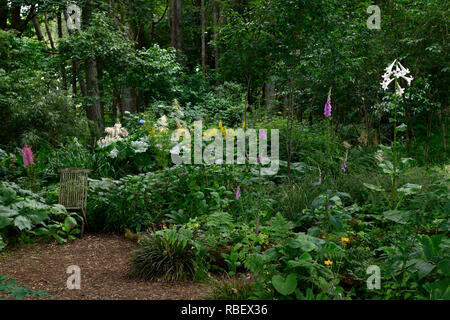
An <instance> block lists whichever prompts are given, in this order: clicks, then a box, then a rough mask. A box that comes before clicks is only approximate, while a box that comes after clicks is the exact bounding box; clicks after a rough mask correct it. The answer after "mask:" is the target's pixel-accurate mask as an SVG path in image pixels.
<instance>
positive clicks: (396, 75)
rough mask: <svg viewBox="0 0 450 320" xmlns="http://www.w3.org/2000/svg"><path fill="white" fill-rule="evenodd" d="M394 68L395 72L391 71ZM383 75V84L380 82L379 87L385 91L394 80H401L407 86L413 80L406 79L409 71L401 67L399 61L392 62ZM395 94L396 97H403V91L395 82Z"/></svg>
mask: <svg viewBox="0 0 450 320" xmlns="http://www.w3.org/2000/svg"><path fill="white" fill-rule="evenodd" d="M394 66H395V71H393V69H394ZM385 71H386V72H385V73H384V74H383V76H382V78H383V82H381V83H380V84H381V87H382V88H383V90H387V89H388V87H389V85H390V84H391V82H392V81H393V80H394V79H397V80H398V79H400V78H403V79H404V80H406V82H407V83H408V86H410V85H411V81H412V80H413V79H414V78H413V77H407V76H406V75H407V74H409V69H407V68H405V67H403V66H402V64H401V63H400V61H397V59H395V60H394V62H392V63H391V64H390V65H389V67H387V68H386V69H385ZM395 90H396V93H397V94H398V95H403V93H404V92H405V90H404V89H403V88H402V87H401V86H400V84H399V83H398V81H397V88H395Z"/></svg>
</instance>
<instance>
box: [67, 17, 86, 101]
mask: <svg viewBox="0 0 450 320" xmlns="http://www.w3.org/2000/svg"><path fill="white" fill-rule="evenodd" d="M63 14H64V20H65V21H66V27H67V33H68V34H69V35H72V30H70V29H69V26H68V25H67V20H68V19H69V15H68V13H67V10H65V9H64V11H63ZM72 73H73V79H72V91H73V96H74V97H75V96H76V95H77V91H78V90H77V78H78V82H79V84H80V90H81V95H82V96H83V97H86V96H87V89H86V82H85V81H84V77H83V74H82V72H80V61H78V60H77V59H72Z"/></svg>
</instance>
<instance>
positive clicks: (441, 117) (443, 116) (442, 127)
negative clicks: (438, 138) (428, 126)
mask: <svg viewBox="0 0 450 320" xmlns="http://www.w3.org/2000/svg"><path fill="white" fill-rule="evenodd" d="M440 121H441V134H442V148H443V149H444V152H447V139H446V138H445V133H446V132H445V112H444V106H443V104H442V105H441V113H440Z"/></svg>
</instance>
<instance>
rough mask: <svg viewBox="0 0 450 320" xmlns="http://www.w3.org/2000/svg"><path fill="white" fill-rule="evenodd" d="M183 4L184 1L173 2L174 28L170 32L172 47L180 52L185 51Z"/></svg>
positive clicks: (174, 0) (173, 0) (176, 0)
mask: <svg viewBox="0 0 450 320" xmlns="http://www.w3.org/2000/svg"><path fill="white" fill-rule="evenodd" d="M182 3H183V0H172V26H171V30H170V35H171V43H172V46H173V47H174V48H175V49H177V50H180V51H183V49H184V36H183V7H182Z"/></svg>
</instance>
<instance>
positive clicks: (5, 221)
mask: <svg viewBox="0 0 450 320" xmlns="http://www.w3.org/2000/svg"><path fill="white" fill-rule="evenodd" d="M12 222H13V220H12V219H11V218H5V217H2V216H0V230H1V229H3V228H6V227H8V226H10V225H11V224H12Z"/></svg>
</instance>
